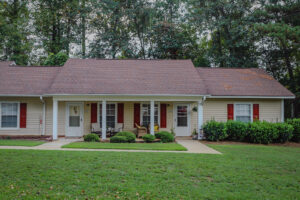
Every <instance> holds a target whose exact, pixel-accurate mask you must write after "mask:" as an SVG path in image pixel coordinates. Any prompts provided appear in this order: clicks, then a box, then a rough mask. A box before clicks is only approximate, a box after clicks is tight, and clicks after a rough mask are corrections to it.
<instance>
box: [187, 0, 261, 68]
mask: <svg viewBox="0 0 300 200" xmlns="http://www.w3.org/2000/svg"><path fill="white" fill-rule="evenodd" d="M254 2H255V0H235V1H229V0H190V1H189V6H188V7H189V12H188V15H189V18H190V23H193V24H194V26H195V27H199V33H200V34H202V35H209V36H210V38H211V41H212V44H213V45H212V46H211V48H210V56H211V57H212V58H213V61H214V63H215V65H216V66H220V67H256V66H257V62H256V54H255V45H254V44H255V38H256V34H255V32H253V28H252V27H253V26H252V25H253V22H252V18H251V13H252V12H253V6H254Z"/></svg>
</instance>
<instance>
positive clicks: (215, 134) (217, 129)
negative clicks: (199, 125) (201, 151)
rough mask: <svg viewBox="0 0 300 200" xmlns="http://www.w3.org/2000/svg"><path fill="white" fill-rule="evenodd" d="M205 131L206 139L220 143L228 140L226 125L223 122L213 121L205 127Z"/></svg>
mask: <svg viewBox="0 0 300 200" xmlns="http://www.w3.org/2000/svg"><path fill="white" fill-rule="evenodd" d="M203 131H204V133H205V136H206V139H207V140H210V141H219V140H224V139H226V138H227V133H226V129H225V123H223V122H216V121H214V120H212V121H210V122H208V123H206V124H205V125H204V126H203Z"/></svg>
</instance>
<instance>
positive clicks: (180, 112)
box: [177, 106, 188, 127]
mask: <svg viewBox="0 0 300 200" xmlns="http://www.w3.org/2000/svg"><path fill="white" fill-rule="evenodd" d="M187 122H188V117H187V106H177V126H178V127H186V126H187Z"/></svg>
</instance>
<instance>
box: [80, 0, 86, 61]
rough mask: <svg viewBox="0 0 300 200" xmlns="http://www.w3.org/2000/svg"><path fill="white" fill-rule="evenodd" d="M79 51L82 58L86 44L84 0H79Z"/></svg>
mask: <svg viewBox="0 0 300 200" xmlns="http://www.w3.org/2000/svg"><path fill="white" fill-rule="evenodd" d="M81 3H82V4H81V33H82V35H81V52H82V58H85V49H86V46H85V31H86V27H85V22H86V19H85V14H86V11H85V0H82V2H81Z"/></svg>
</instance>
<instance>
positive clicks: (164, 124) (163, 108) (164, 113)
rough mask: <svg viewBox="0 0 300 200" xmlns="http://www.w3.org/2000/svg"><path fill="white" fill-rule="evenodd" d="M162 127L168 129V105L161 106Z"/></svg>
mask: <svg viewBox="0 0 300 200" xmlns="http://www.w3.org/2000/svg"><path fill="white" fill-rule="evenodd" d="M160 127H161V128H167V104H160Z"/></svg>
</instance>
